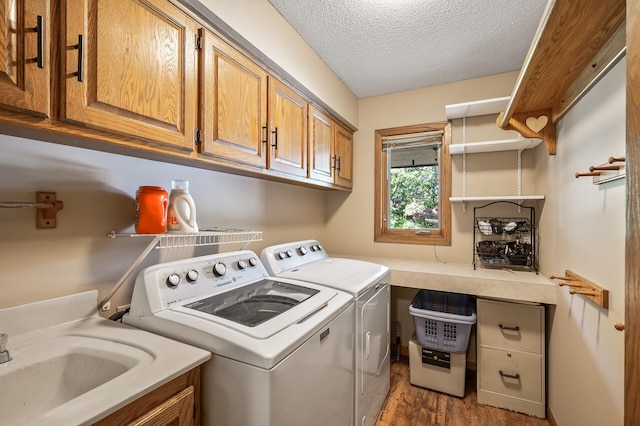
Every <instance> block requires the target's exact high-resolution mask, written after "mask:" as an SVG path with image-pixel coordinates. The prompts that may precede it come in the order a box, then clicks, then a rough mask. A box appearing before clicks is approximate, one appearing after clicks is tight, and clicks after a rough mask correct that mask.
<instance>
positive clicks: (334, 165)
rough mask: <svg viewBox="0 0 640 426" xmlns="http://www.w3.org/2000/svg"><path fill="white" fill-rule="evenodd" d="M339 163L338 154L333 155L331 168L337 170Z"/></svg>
mask: <svg viewBox="0 0 640 426" xmlns="http://www.w3.org/2000/svg"><path fill="white" fill-rule="evenodd" d="M337 163H338V157H337V156H336V155H332V156H331V169H333V170H336V168H337V167H336V166H337Z"/></svg>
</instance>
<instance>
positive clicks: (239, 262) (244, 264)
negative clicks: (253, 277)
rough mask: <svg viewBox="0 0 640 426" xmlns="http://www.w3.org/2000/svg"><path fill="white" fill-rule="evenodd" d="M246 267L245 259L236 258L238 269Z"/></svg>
mask: <svg viewBox="0 0 640 426" xmlns="http://www.w3.org/2000/svg"><path fill="white" fill-rule="evenodd" d="M246 268H247V261H246V260H244V259H240V260H238V269H246Z"/></svg>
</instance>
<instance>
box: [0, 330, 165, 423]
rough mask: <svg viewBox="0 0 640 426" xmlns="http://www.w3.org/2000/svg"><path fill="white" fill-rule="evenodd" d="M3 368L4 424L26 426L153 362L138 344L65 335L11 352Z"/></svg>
mask: <svg viewBox="0 0 640 426" xmlns="http://www.w3.org/2000/svg"><path fill="white" fill-rule="evenodd" d="M11 356H12V357H13V359H12V360H11V361H9V362H7V363H6V364H4V365H2V366H0V383H2V386H0V424H22V423H25V422H28V421H30V420H32V419H36V418H38V417H40V416H42V414H43V413H46V412H47V411H49V410H52V409H54V408H57V407H60V406H62V405H63V404H65V403H67V402H69V401H71V400H73V399H75V398H77V397H79V396H81V395H83V394H86V393H87V392H89V391H91V390H93V389H95V388H97V387H98V386H100V385H102V384H104V383H107V382H109V381H111V380H113V379H115V378H116V377H118V376H121V375H123V374H125V373H127V372H131V371H134V370H136V369H140V368H143V367H144V366H147V365H149V364H151V363H152V362H153V360H154V357H153V356H152V355H151V354H149V353H148V352H145V351H143V350H141V349H139V348H136V347H133V346H130V345H126V344H122V343H116V342H111V341H108V340H104V339H96V338H93V337H87V336H73V335H68V336H60V337H56V338H53V339H47V340H44V341H41V342H37V343H32V344H28V345H26V346H23V347H19V348H16V349H15V350H13V351H11Z"/></svg>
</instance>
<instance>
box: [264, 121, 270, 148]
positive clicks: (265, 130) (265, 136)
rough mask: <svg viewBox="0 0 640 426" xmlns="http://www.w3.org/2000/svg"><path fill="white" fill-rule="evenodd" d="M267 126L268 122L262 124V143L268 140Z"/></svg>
mask: <svg viewBox="0 0 640 426" xmlns="http://www.w3.org/2000/svg"><path fill="white" fill-rule="evenodd" d="M268 126H269V123H267V124H265V125H264V126H262V131H263V132H264V133H263V137H262V143H264V144H266V143H267V142H268V141H267V139H268V135H269V131H268V130H267V128H268Z"/></svg>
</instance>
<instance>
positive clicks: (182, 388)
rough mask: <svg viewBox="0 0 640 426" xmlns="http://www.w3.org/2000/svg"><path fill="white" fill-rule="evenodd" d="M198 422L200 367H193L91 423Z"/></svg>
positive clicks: (156, 425) (159, 425)
mask: <svg viewBox="0 0 640 426" xmlns="http://www.w3.org/2000/svg"><path fill="white" fill-rule="evenodd" d="M199 424H200V367H196V368H194V369H193V370H191V371H188V372H186V373H185V374H183V375H181V376H178V377H176V378H175V379H173V380H172V381H170V382H168V383H166V384H164V385H162V386H160V387H159V388H157V389H155V390H153V391H151V392H149V393H148V394H146V395H144V396H142V397H141V398H139V399H137V400H136V401H134V402H132V403H131V404H129V405H127V406H125V407H123V408H121V409H119V410H118V411H116V412H114V413H112V414H110V415H109V416H107V417H105V418H104V419H102V420H100V421H98V422H96V423H94V426H112V425H130V426H152V425H153V426H164V425H171V426H198V425H199Z"/></svg>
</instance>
